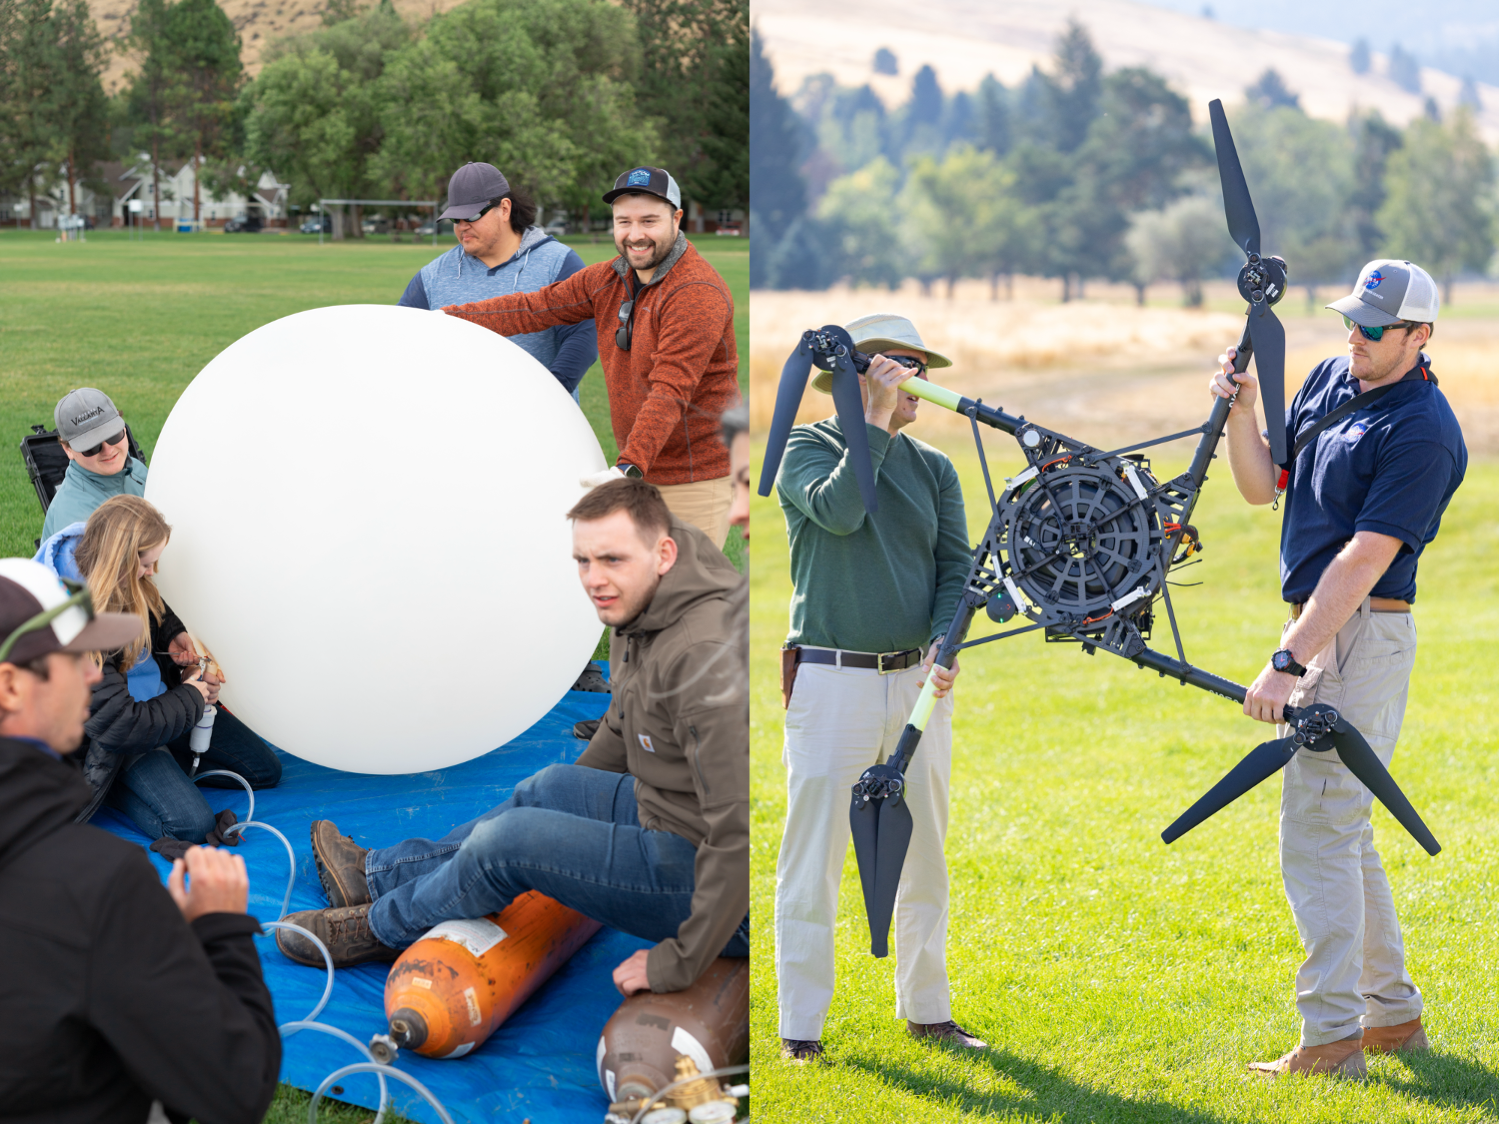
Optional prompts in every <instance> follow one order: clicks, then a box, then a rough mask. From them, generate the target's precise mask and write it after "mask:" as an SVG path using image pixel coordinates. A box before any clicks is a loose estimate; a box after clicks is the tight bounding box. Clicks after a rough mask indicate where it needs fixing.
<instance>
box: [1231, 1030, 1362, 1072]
mask: <svg viewBox="0 0 1499 1124" xmlns="http://www.w3.org/2000/svg"><path fill="white" fill-rule="evenodd" d="M1249 1068H1250V1069H1252V1070H1253V1071H1254V1072H1255V1073H1259V1074H1262V1075H1263V1076H1265V1077H1269V1078H1276V1077H1285V1076H1287V1075H1289V1074H1292V1073H1303V1074H1306V1075H1308V1076H1311V1075H1312V1074H1321V1073H1330V1074H1333V1075H1334V1076H1337V1077H1352V1078H1356V1079H1358V1080H1362V1079H1363V1077H1364V1075H1365V1074H1366V1072H1367V1070H1366V1068H1365V1066H1364V1047H1363V1042H1362V1041H1361V1040H1360V1039H1357V1038H1345V1039H1344V1040H1343V1041H1341V1042H1329V1043H1328V1044H1327V1045H1326V1046H1297V1047H1296V1049H1294V1050H1292V1051H1291V1052H1290V1053H1289V1054H1286V1055H1285V1056H1284V1057H1281V1058H1277V1059H1275V1061H1273V1062H1250V1063H1249Z"/></svg>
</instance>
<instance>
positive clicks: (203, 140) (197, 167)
mask: <svg viewBox="0 0 1499 1124" xmlns="http://www.w3.org/2000/svg"><path fill="white" fill-rule="evenodd" d="M164 37H165V39H166V50H167V52H168V57H169V58H170V60H171V62H172V64H173V65H174V66H176V67H177V75H178V78H179V81H178V82H177V83H175V84H174V86H173V87H172V92H173V94H174V96H173V98H172V102H171V112H170V115H169V117H170V121H171V123H172V126H173V128H174V129H175V131H176V132H177V133H178V134H179V135H180V136H181V138H182V141H183V147H184V149H185V148H186V147H187V146H188V145H189V144H191V146H192V154H193V157H192V158H193V219H194V220H199V219H201V218H202V214H203V210H202V191H201V190H200V186H199V180H200V179H201V176H202V170H203V166H204V163H205V162H206V161H208V160H210V159H217V158H221V157H223V156H225V155H226V154H227V151H228V142H229V140H230V139H231V135H232V134H231V124H232V119H233V116H234V108H235V101H236V99H237V98H238V96H239V88H240V84H241V82H242V81H243V79H244V70H243V68H242V67H241V65H240V61H239V32H237V31H235V30H234V24H233V23H231V22H230V20H229V17H228V16H227V15H225V14H224V10H223V9H222V8H220V7H219V6H218V4H217V3H216V2H215V0H177V3H175V4H173V5H171V6H170V7H169V8H167V10H166V20H165V29H164Z"/></svg>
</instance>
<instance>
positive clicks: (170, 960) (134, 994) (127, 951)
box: [0, 738, 281, 1124]
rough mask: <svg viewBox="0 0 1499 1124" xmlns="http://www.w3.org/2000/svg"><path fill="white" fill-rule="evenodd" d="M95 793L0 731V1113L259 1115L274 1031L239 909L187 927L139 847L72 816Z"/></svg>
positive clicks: (269, 1077)
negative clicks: (160, 1109)
mask: <svg viewBox="0 0 1499 1124" xmlns="http://www.w3.org/2000/svg"><path fill="white" fill-rule="evenodd" d="M88 802H89V787H88V785H87V784H85V783H84V782H83V780H82V779H81V778H80V777H79V775H78V769H77V768H76V767H75V766H74V765H72V764H71V763H70V762H69V761H68V760H66V759H63V760H59V759H58V758H57V757H56V756H54V755H52V754H49V753H47V752H46V751H45V750H44V749H43V748H42V746H41V744H40V743H35V742H30V741H22V740H17V739H14V738H0V997H3V1003H0V1007H3V1009H4V1011H5V1013H6V1015H7V1017H6V1018H4V1019H0V1119H3V1120H5V1121H8V1122H13V1124H96V1122H97V1124H105V1122H108V1124H116V1122H125V1121H129V1122H132V1124H144V1121H145V1119H146V1115H147V1112H148V1111H149V1109H150V1106H151V1102H152V1101H153V1100H160V1101H161V1102H162V1103H163V1104H164V1105H165V1106H166V1107H167V1110H168V1114H169V1116H171V1118H172V1119H173V1120H174V1121H185V1120H186V1119H187V1118H188V1117H189V1116H191V1117H194V1118H196V1119H197V1120H198V1121H199V1122H200V1124H254V1122H257V1121H259V1120H260V1119H261V1118H262V1117H263V1116H264V1115H265V1112H266V1109H267V1108H268V1107H269V1106H270V1103H271V1098H272V1096H273V1095H274V1094H275V1091H276V1078H277V1075H278V1073H279V1071H280V1068H281V1037H280V1035H279V1034H278V1033H277V1031H276V1017H275V1012H274V1010H273V1009H272V1006H271V995H270V992H269V991H268V990H267V989H266V986H265V981H264V980H263V979H262V978H261V973H260V957H259V955H258V954H257V952H256V949H255V944H254V941H253V940H252V936H253V935H254V934H255V933H258V932H259V931H260V926H259V924H257V922H256V921H255V919H254V918H253V917H250V916H247V915H246V914H243V913H209V914H205V915H203V916H202V917H199V918H197V919H196V920H195V921H193V922H192V923H191V924H189V923H188V922H187V921H185V920H184V919H183V917H182V913H181V911H179V910H178V908H177V906H176V905H175V904H174V903H173V902H172V899H171V897H170V896H169V895H168V894H167V891H166V888H165V887H163V886H162V884H161V879H160V878H159V877H158V875H157V873H156V869H155V868H154V867H153V866H152V865H151V862H150V860H149V859H147V858H146V853H145V851H143V850H142V849H141V848H140V847H137V846H135V845H134V844H132V843H127V842H126V841H125V840H123V839H120V838H118V837H117V836H114V835H110V834H109V833H108V832H104V831H100V830H99V829H98V828H96V827H90V826H89V825H87V824H77V823H73V822H72V820H73V817H74V816H75V815H77V813H78V812H79V810H80V809H82V808H83V807H84V806H85V805H86V804H87V803H88Z"/></svg>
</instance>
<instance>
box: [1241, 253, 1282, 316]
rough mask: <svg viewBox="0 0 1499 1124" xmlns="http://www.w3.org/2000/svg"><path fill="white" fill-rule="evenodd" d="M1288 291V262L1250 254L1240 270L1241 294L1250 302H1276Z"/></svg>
mask: <svg viewBox="0 0 1499 1124" xmlns="http://www.w3.org/2000/svg"><path fill="white" fill-rule="evenodd" d="M1285 292H1286V263H1285V262H1284V261H1282V260H1281V259H1280V258H1262V257H1260V256H1259V255H1258V254H1250V255H1249V260H1248V261H1247V262H1245V263H1244V265H1243V267H1242V268H1241V269H1240V270H1239V295H1240V296H1241V297H1243V298H1244V299H1245V300H1246V301H1248V302H1249V303H1250V304H1259V303H1260V302H1262V301H1263V302H1264V303H1266V304H1274V303H1276V302H1277V301H1278V300H1280V298H1281V297H1283V296H1285Z"/></svg>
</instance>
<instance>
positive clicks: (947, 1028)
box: [906, 1019, 989, 1050]
mask: <svg viewBox="0 0 1499 1124" xmlns="http://www.w3.org/2000/svg"><path fill="white" fill-rule="evenodd" d="M906 1032H907V1033H908V1034H910V1035H911V1037H912V1038H930V1039H932V1040H933V1041H934V1042H941V1043H942V1044H943V1045H946V1046H961V1047H963V1049H965V1050H987V1049H988V1048H989V1043H987V1042H985V1041H984V1040H983V1039H981V1038H975V1037H974V1036H973V1035H971V1034H969V1033H968V1032H967V1031H966V1030H964V1029H963V1028H962V1027H960V1026H959V1025H958V1024H957V1023H955V1022H953V1021H952V1020H951V1019H948V1020H947V1021H946V1022H945V1023H913V1022H912V1021H911V1020H910V1019H907V1020H906Z"/></svg>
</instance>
